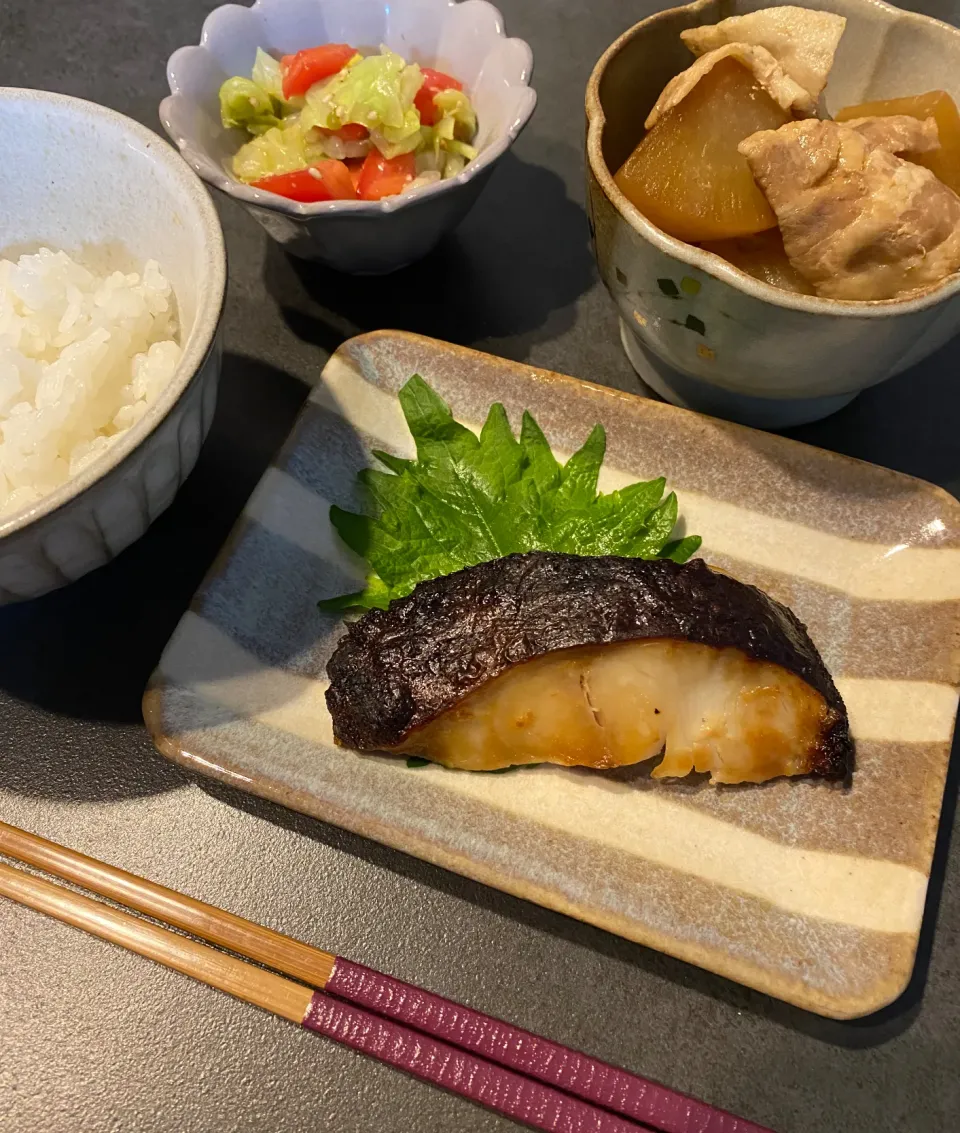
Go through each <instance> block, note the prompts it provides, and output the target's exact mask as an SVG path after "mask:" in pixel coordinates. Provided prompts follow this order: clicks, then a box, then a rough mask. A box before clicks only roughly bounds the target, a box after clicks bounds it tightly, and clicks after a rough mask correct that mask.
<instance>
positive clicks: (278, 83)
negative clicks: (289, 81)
mask: <svg viewBox="0 0 960 1133" xmlns="http://www.w3.org/2000/svg"><path fill="white" fill-rule="evenodd" d="M250 78H251V79H253V81H254V82H255V83H256V84H257V86H258V87H260V89H261V90H265V91H266V92H267V94H269V95H270V97H271V98H275V99H276V100H277V102H283V101H284V97H283V76H282V75H281V74H280V63H279V62H278V60H276V59H274V57H273V56H272V55H268V54H267V53H266V51H264V50H263V48H262V47H258V48H257V57H256V59H255V60H254V62H253V71H252V73H251V75H250Z"/></svg>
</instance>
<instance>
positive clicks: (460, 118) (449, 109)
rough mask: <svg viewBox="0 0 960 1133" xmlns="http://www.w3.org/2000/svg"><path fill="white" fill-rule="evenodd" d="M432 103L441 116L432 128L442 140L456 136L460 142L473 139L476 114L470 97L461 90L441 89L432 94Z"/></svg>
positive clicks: (475, 130)
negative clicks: (437, 92)
mask: <svg viewBox="0 0 960 1133" xmlns="http://www.w3.org/2000/svg"><path fill="white" fill-rule="evenodd" d="M433 105H434V106H435V107H436V108H437V109H438V110H439V111H440V113H441V117H440V120H439V122H437V124H436V126H434V129H435V130H436V131H437V133H438V134H439V136H440V138H441V140H443V141H453V139H454V138H457V139H458V140H459V141H461V142H469V141H472V140H473V136H474V135H475V134H476V132H477V114H476V111H475V110H474V109H473V106H472V104H471V102H470V99H469V98H467V96H466V95H465V94H464V93H463V91H462V90H454V89H453V88H451V89H450V90H442V91H440V92H439V94H435V95H434V96H433Z"/></svg>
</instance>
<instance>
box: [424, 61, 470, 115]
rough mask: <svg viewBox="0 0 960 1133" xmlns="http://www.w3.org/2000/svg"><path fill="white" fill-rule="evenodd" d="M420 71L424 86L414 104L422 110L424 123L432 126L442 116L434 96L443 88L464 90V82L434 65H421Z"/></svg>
mask: <svg viewBox="0 0 960 1133" xmlns="http://www.w3.org/2000/svg"><path fill="white" fill-rule="evenodd" d="M420 73H421V74H422V75H423V86H422V87H421V88H420V89H419V90H418V91H417V93H416V97H415V98H414V100H413V105H414V106H415V107H416V108H417V110H418V111H419V112H420V121H421V122H422V123H423V125H424V126H432V125H434V123H435V122H436V121H437V120H438V119H439V117H440V111H439V110H438V109H437V108H436V106H434V103H433V96H434V95H435V94H439V93H440V92H441V91H442V90H463V83H461V82H460V81H459V80H458V79H455V78H453V77H452V76H451V75H445V74H444V73H443V71H435V70H434V69H433V68H432V67H421V68H420Z"/></svg>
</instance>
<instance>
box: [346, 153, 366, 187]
mask: <svg viewBox="0 0 960 1133" xmlns="http://www.w3.org/2000/svg"><path fill="white" fill-rule="evenodd" d="M363 160H364V159H363V158H362V157H348V158H347V160H346V161H345V162H344V165H346V167H347V169H348V170H349V171H350V181H351V182H352V184H353V191H354V193H357V194H358V189H357V186H358V185H359V184H360V173H361V171H362V170H363ZM358 195H359V194H358Z"/></svg>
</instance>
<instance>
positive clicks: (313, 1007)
mask: <svg viewBox="0 0 960 1133" xmlns="http://www.w3.org/2000/svg"><path fill="white" fill-rule="evenodd" d="M0 896H4V897H9V898H10V899H11V900H14V901H17V902H19V903H20V904H21V905H26V906H28V907H29V908H32V909H36V910H37V911H38V912H41V913H46V914H48V915H49V916H52V917H55V918H56V919H57V920H60V921H64V922H66V923H67V924H70V925H73V926H74V927H76V928H81V929H84V930H85V931H87V932H89V933H92V934H93V935H94V936H98V937H100V938H101V939H102V940H108V941H110V942H111V943H113V944H119V945H120V946H121V947H123V948H126V949H128V950H129V951H131V952H136V953H138V954H139V955H141V956H146V957H148V958H149V959H151V960H156V961H157V962H158V963H160V964H163V965H165V966H166V967H168V968H173V969H175V970H176V971H178V972H182V973H183V974H184V975H188V976H192V977H193V978H194V979H197V980H200V981H201V982H202V983H205V984H209V985H210V986H211V987H215V988H219V989H220V990H221V991H225V992H228V993H229V994H230V995H232V996H235V997H236V998H237V999H241V1000H243V1001H244V1002H246V1003H252V1004H254V1005H255V1006H257V1007H261V1008H263V1009H264V1010H265V1011H271V1012H273V1013H274V1014H275V1015H279V1016H281V1017H282V1018H284V1019H288V1020H290V1021H291V1022H293V1023H299V1024H300V1025H301V1026H302V1027H305V1028H306V1029H307V1030H310V1031H314V1032H316V1033H317V1034H322V1035H325V1036H327V1037H328V1038H332V1039H336V1040H337V1041H338V1042H341V1043H344V1044H345V1045H347V1046H350V1047H352V1048H353V1049H354V1050H358V1051H362V1052H363V1053H365V1054H370V1055H373V1056H374V1057H375V1058H377V1059H379V1060H380V1061H381V1062H386V1063H388V1064H389V1065H391V1066H395V1067H398V1068H399V1069H401V1070H405V1071H407V1072H408V1073H409V1074H412V1075H414V1076H415V1077H417V1078H420V1079H421V1080H423V1081H426V1082H431V1083H433V1084H434V1085H439V1086H442V1087H443V1088H444V1089H447V1090H450V1091H451V1092H453V1093H456V1094H460V1095H461V1096H462V1097H465V1098H469V1099H470V1100H471V1101H474V1102H477V1103H479V1104H480V1105H484V1106H486V1107H487V1108H488V1109H492V1110H494V1111H496V1112H497V1113H501V1114H503V1115H504V1116H506V1117H510V1118H513V1119H514V1120H515V1121H519V1122H521V1123H522V1124H524V1125H528V1126H529V1127H530V1128H532V1129H540V1130H545V1131H550V1133H554V1131H556V1130H559V1129H563V1130H569V1131H570V1133H588V1131H590V1133H638V1131H639V1130H641V1129H642V1128H643V1126H640V1125H637V1124H635V1123H634V1122H632V1121H627V1120H625V1119H624V1118H622V1117H619V1116H617V1115H615V1114H613V1113H610V1112H609V1111H607V1110H602V1109H598V1108H596V1107H595V1106H592V1105H589V1104H588V1103H587V1102H583V1101H580V1100H579V1099H578V1098H574V1097H571V1096H570V1095H569V1094H565V1093H562V1092H561V1091H560V1090H555V1089H552V1088H551V1087H550V1086H545V1085H543V1083H541V1082H537V1081H534V1080H533V1079H531V1078H526V1077H524V1076H523V1075H521V1074H515V1073H514V1072H513V1071H511V1070H507V1069H505V1068H504V1067H502V1066H497V1065H496V1064H494V1063H491V1062H487V1061H486V1060H484V1059H482V1058H478V1057H477V1056H476V1055H472V1054H468V1053H467V1052H466V1051H463V1050H459V1049H457V1048H456V1047H453V1046H450V1045H449V1044H448V1043H445V1042H441V1041H440V1040H439V1039H434V1038H431V1037H429V1036H427V1035H423V1034H421V1033H420V1032H418V1031H415V1030H413V1029H412V1028H410V1027H404V1026H401V1025H400V1024H398V1023H394V1022H392V1021H390V1020H388V1019H383V1018H380V1017H379V1016H377V1015H374V1014H373V1013H372V1012H369V1011H365V1010H363V1009H362V1008H360V1007H356V1006H354V1005H353V1004H349V1003H342V1002H340V1001H339V1000H337V999H334V998H332V997H331V996H328V995H325V994H324V993H323V992H321V991H313V990H312V989H310V988H308V987H304V986H303V985H302V984H299V983H296V982H295V981H293V980H289V979H286V978H285V977H283V976H278V975H275V974H274V973H272V972H265V971H263V969H261V968H258V967H255V966H254V965H253V964H248V963H246V962H245V961H243V960H240V959H238V958H237V957H235V956H230V955H229V954H227V953H225V952H219V951H217V950H216V949H214V948H210V947H209V946H208V945H206V944H200V943H198V942H197V941H195V940H191V939H189V938H188V937H183V936H180V935H178V934H177V933H175V932H171V931H170V930H169V929H166V928H161V927H159V926H157V925H154V924H151V923H150V922H148V921H144V920H141V919H140V918H139V917H135V916H133V915H132V914H131V913H124V912H120V911H119V910H117V909H113V908H111V907H110V906H108V905H104V904H103V903H102V902H100V901H95V900H94V899H93V898H91V897H85V896H83V895H82V894H79V893H74V892H73V891H72V890H70V889H66V888H64V887H63V886H61V885H56V884H54V883H53V882H51V881H47V880H45V879H44V878H40V877H35V876H33V875H32V874H29V873H26V872H25V871H24V870H21V869H17V868H15V867H14V866H10V865H7V864H6V863H3V862H0Z"/></svg>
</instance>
